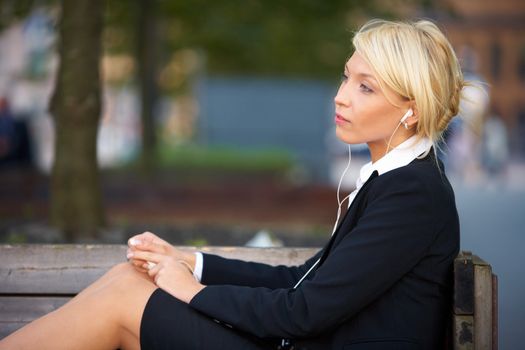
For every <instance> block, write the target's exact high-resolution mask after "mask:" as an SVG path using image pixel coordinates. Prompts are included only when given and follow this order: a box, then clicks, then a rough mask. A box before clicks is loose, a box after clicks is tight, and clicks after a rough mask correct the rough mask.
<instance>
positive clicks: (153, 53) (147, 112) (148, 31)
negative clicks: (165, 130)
mask: <svg viewBox="0 0 525 350" xmlns="http://www.w3.org/2000/svg"><path fill="white" fill-rule="evenodd" d="M137 10H138V13H137V24H138V25H137V51H136V60H137V66H138V80H139V91H140V100H141V106H142V107H141V120H142V152H141V159H140V160H141V166H142V171H143V173H144V174H145V175H151V173H152V171H153V170H154V166H155V164H156V162H155V159H156V156H155V151H156V145H157V142H156V141H157V140H156V139H157V138H156V130H155V129H156V127H155V107H156V103H157V98H158V87H157V73H158V70H157V69H158V41H159V39H158V35H159V33H158V32H157V26H156V20H157V18H156V0H138V1H137Z"/></svg>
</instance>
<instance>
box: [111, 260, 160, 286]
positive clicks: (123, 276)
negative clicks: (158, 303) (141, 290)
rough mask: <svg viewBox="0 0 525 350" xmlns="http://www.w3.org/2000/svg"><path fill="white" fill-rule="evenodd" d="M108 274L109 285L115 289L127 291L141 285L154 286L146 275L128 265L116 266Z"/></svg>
mask: <svg viewBox="0 0 525 350" xmlns="http://www.w3.org/2000/svg"><path fill="white" fill-rule="evenodd" d="M108 274H109V275H110V278H111V282H112V283H111V284H110V285H112V287H114V288H116V289H124V290H128V289H129V288H131V287H132V286H138V285H140V284H143V283H146V284H150V285H152V286H154V283H153V281H152V280H151V278H150V277H149V276H148V274H146V273H144V272H141V271H138V270H137V269H136V268H135V267H133V266H132V265H131V264H130V263H120V264H117V265H115V266H113V267H112V268H111V269H110V270H109V272H108Z"/></svg>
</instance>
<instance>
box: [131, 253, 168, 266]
mask: <svg viewBox="0 0 525 350" xmlns="http://www.w3.org/2000/svg"><path fill="white" fill-rule="evenodd" d="M127 257H128V259H136V260H144V261H151V262H153V263H156V264H157V263H159V262H160V261H161V260H162V259H163V258H164V255H162V254H157V253H153V252H148V251H143V250H136V251H134V252H130V253H128V255H127Z"/></svg>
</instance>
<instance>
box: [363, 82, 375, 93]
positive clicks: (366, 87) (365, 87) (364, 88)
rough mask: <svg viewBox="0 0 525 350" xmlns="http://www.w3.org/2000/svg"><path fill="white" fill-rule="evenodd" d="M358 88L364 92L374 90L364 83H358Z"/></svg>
mask: <svg viewBox="0 0 525 350" xmlns="http://www.w3.org/2000/svg"><path fill="white" fill-rule="evenodd" d="M359 88H360V89H361V91H363V92H364V93H367V94H369V93H371V92H374V90H372V89H370V88H369V87H368V86H366V85H365V84H361V85H359Z"/></svg>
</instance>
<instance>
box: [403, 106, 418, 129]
mask: <svg viewBox="0 0 525 350" xmlns="http://www.w3.org/2000/svg"><path fill="white" fill-rule="evenodd" d="M410 108H411V109H412V115H411V116H410V117H408V118H407V120H406V122H407V124H408V126H409V127H411V126H414V125H416V124H417V122H418V121H419V112H418V110H417V107H416V105H415V104H413V105H412V106H410Z"/></svg>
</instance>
